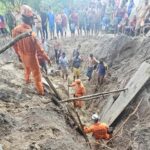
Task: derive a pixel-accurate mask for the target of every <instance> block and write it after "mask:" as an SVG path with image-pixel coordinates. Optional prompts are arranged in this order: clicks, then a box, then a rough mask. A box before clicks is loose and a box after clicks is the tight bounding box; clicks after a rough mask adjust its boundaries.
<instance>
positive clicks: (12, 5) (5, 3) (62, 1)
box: [0, 0, 89, 13]
mask: <svg viewBox="0 0 150 150" xmlns="http://www.w3.org/2000/svg"><path fill="white" fill-rule="evenodd" d="M88 2H89V0H1V1H0V13H4V12H5V11H7V10H12V11H19V8H20V5H22V4H27V5H29V6H31V7H32V8H33V9H35V10H37V11H39V10H40V8H41V9H44V10H46V9H48V8H49V6H51V7H52V9H53V10H54V11H55V12H58V11H61V10H62V9H63V8H64V7H70V8H74V7H77V8H79V7H81V6H84V5H85V4H87V3H88Z"/></svg>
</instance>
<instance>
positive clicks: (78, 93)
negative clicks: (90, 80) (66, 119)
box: [69, 79, 86, 108]
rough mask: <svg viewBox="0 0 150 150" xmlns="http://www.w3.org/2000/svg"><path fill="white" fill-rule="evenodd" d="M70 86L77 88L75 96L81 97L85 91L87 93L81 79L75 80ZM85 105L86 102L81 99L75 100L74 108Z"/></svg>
mask: <svg viewBox="0 0 150 150" xmlns="http://www.w3.org/2000/svg"><path fill="white" fill-rule="evenodd" d="M69 86H70V87H74V89H75V94H74V97H81V96H83V95H85V93H86V92H85V87H84V85H83V84H82V82H81V80H80V79H77V80H75V82H73V83H72V84H71V85H69ZM83 105H84V102H83V101H82V100H80V99H78V100H75V101H74V108H82V107H83Z"/></svg>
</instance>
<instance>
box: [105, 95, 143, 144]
mask: <svg viewBox="0 0 150 150" xmlns="http://www.w3.org/2000/svg"><path fill="white" fill-rule="evenodd" d="M142 101H143V98H142V99H141V100H140V102H139V103H138V105H137V106H136V108H135V110H134V111H133V112H132V113H131V114H130V115H129V116H128V118H127V119H126V120H125V121H124V122H123V124H122V125H121V126H120V128H119V129H118V130H117V131H116V133H115V134H114V135H113V137H112V138H111V139H110V140H109V141H108V142H110V141H111V140H112V139H114V138H115V137H116V136H117V134H118V133H119V131H120V130H121V129H122V128H123V126H124V125H125V124H126V123H127V122H128V120H129V119H130V118H131V117H132V116H133V115H134V114H135V113H136V112H137V110H138V108H139V106H140V105H141V103H142ZM108 142H107V143H108Z"/></svg>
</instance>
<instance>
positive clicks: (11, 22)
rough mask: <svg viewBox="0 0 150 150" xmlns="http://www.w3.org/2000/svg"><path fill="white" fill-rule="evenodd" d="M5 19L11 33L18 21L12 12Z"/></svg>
mask: <svg viewBox="0 0 150 150" xmlns="http://www.w3.org/2000/svg"><path fill="white" fill-rule="evenodd" d="M5 19H6V23H7V25H8V27H9V31H10V33H11V31H12V29H13V28H14V27H15V26H16V19H15V17H14V15H13V14H12V12H11V11H10V10H8V12H7V13H6V15H5Z"/></svg>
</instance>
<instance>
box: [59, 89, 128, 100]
mask: <svg viewBox="0 0 150 150" xmlns="http://www.w3.org/2000/svg"><path fill="white" fill-rule="evenodd" d="M126 90H127V88H126V89H120V90H114V91H110V92H103V93H96V94H92V95H86V96H82V97H77V98H71V99H67V100H63V101H61V102H60V103H65V102H72V101H74V100H78V99H82V100H84V99H85V100H84V101H86V99H88V100H91V99H93V97H100V96H101V95H108V94H111V93H118V92H122V91H126Z"/></svg>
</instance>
